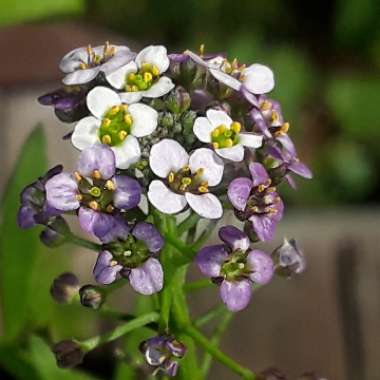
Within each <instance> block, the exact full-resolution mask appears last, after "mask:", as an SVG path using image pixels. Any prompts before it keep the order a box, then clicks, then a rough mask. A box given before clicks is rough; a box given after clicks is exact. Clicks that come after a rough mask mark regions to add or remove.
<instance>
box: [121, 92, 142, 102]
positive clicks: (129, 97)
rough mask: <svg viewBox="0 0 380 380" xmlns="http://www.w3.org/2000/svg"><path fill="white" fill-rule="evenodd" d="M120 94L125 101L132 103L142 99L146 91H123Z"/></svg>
mask: <svg viewBox="0 0 380 380" xmlns="http://www.w3.org/2000/svg"><path fill="white" fill-rule="evenodd" d="M119 95H120V99H121V101H122V102H123V103H127V104H132V103H137V102H139V101H140V100H141V99H142V97H143V95H144V91H136V92H122V93H120V94H119Z"/></svg>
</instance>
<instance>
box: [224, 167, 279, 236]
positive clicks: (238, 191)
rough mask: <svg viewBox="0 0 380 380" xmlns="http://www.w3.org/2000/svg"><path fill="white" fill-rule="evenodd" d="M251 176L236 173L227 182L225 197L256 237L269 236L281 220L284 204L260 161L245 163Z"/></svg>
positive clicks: (272, 234)
mask: <svg viewBox="0 0 380 380" xmlns="http://www.w3.org/2000/svg"><path fill="white" fill-rule="evenodd" d="M249 170H250V173H251V176H252V179H250V178H246V177H239V178H236V179H234V180H233V181H232V182H231V183H230V185H229V186H228V193H227V195H228V198H229V200H230V202H231V203H232V205H233V206H234V208H235V214H236V216H237V217H238V218H239V219H240V220H242V221H249V222H250V223H251V226H252V228H253V230H254V232H255V233H256V235H257V237H258V239H259V240H262V241H267V240H272V239H273V236H274V232H275V228H276V225H277V223H278V222H279V221H280V220H281V218H282V215H283V210H284V204H283V202H282V200H281V198H280V197H279V195H278V193H277V190H276V188H275V187H273V186H270V185H271V179H270V177H269V175H268V173H267V171H266V170H265V168H264V166H263V165H261V164H260V163H257V162H254V163H251V164H250V165H249Z"/></svg>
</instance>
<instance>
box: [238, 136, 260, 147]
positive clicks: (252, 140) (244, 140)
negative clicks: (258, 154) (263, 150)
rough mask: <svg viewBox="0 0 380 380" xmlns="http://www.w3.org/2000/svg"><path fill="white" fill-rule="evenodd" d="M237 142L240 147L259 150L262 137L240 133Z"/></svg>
mask: <svg viewBox="0 0 380 380" xmlns="http://www.w3.org/2000/svg"><path fill="white" fill-rule="evenodd" d="M239 142H240V144H241V145H244V146H247V147H249V148H260V147H261V145H262V144H263V136H259V135H255V134H253V133H240V134H239Z"/></svg>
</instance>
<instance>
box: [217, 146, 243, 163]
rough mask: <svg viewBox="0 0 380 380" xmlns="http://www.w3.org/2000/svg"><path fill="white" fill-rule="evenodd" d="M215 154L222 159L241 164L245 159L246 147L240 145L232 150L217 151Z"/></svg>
mask: <svg viewBox="0 0 380 380" xmlns="http://www.w3.org/2000/svg"><path fill="white" fill-rule="evenodd" d="M215 152H216V153H217V154H218V155H219V156H220V157H223V158H225V159H227V160H231V161H234V162H241V161H243V159H244V147H243V146H242V145H240V144H237V145H235V146H232V147H231V148H222V149H217V150H215Z"/></svg>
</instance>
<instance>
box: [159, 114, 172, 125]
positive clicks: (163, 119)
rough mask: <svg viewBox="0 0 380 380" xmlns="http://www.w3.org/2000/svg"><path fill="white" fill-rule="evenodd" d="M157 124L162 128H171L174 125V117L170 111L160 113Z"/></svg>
mask: <svg viewBox="0 0 380 380" xmlns="http://www.w3.org/2000/svg"><path fill="white" fill-rule="evenodd" d="M159 124H160V125H162V126H163V127H164V128H171V127H172V126H173V125H174V117H173V114H171V113H170V112H163V113H161V114H160V119H159Z"/></svg>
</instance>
